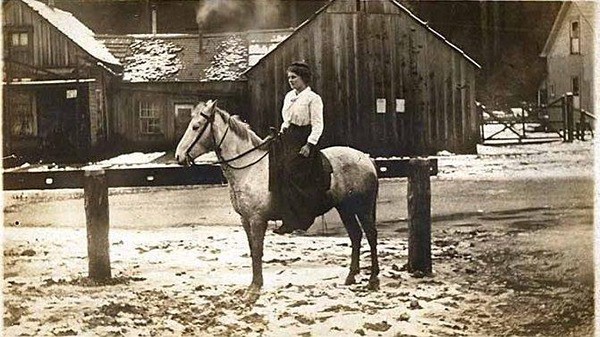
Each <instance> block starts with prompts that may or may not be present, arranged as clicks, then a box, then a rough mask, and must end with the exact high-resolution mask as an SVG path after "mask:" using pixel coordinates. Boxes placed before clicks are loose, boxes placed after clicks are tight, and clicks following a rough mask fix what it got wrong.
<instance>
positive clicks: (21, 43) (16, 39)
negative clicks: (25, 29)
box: [11, 33, 29, 47]
mask: <svg viewBox="0 0 600 337" xmlns="http://www.w3.org/2000/svg"><path fill="white" fill-rule="evenodd" d="M11 45H12V46H13V47H27V46H28V45H29V33H12V34H11Z"/></svg>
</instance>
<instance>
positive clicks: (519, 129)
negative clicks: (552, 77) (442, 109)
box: [477, 93, 596, 145]
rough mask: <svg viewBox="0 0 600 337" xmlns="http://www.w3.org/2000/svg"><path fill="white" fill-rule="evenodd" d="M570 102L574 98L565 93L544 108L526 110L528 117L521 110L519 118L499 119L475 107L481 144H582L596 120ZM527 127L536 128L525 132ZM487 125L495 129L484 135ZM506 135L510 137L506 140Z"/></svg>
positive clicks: (482, 108)
mask: <svg viewBox="0 0 600 337" xmlns="http://www.w3.org/2000/svg"><path fill="white" fill-rule="evenodd" d="M573 98H574V96H573V94H571V93H567V94H565V95H563V96H561V97H559V98H557V99H555V100H554V101H552V102H550V103H549V104H547V105H542V106H541V107H539V108H537V109H531V110H529V112H530V114H529V116H526V115H525V111H527V110H526V108H524V107H523V108H522V109H523V110H522V111H523V112H522V113H521V115H520V116H509V117H500V116H497V115H495V114H494V113H492V112H490V111H488V110H487V109H486V107H485V106H483V105H481V104H478V105H477V109H478V112H479V116H480V120H481V141H482V143H483V144H486V145H502V144H507V143H511V144H525V143H528V144H532V143H543V142H550V141H557V140H562V141H564V142H572V141H573V140H574V139H575V138H578V139H581V140H584V139H585V134H586V132H587V131H589V132H590V133H591V136H592V137H593V136H594V133H593V128H592V123H591V122H590V121H595V119H596V118H595V116H594V115H593V114H592V113H590V112H588V111H585V110H582V109H577V108H575V107H574V104H573V102H574V99H573ZM576 121H577V122H576ZM530 123H535V124H536V126H535V127H534V128H533V129H529V131H528V129H527V127H528V125H527V124H530ZM490 125H496V126H498V127H497V128H496V130H494V131H493V132H491V134H489V135H487V134H486V133H489V132H487V131H486V126H490ZM488 128H489V127H488ZM507 133H508V134H509V135H510V136H511V137H507V136H506V134H507Z"/></svg>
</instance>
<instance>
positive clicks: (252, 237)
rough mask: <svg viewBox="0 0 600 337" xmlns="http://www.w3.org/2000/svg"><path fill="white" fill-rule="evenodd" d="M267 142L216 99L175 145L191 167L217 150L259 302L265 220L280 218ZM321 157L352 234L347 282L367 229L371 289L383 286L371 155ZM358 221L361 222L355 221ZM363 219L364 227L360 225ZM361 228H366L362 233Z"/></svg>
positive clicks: (331, 152)
mask: <svg viewBox="0 0 600 337" xmlns="http://www.w3.org/2000/svg"><path fill="white" fill-rule="evenodd" d="M268 142H269V138H267V139H265V140H263V139H261V138H260V137H258V136H257V135H256V134H255V133H254V132H253V131H252V130H250V127H249V126H248V125H247V124H246V123H244V122H242V121H240V120H239V119H238V118H237V116H230V115H229V114H228V113H227V112H226V111H224V110H222V109H220V108H218V107H217V106H216V101H208V102H207V103H206V104H204V103H200V104H198V105H197V106H196V107H195V108H194V111H193V113H192V120H191V121H190V124H189V125H188V128H187V130H186V132H185V134H184V135H183V137H182V138H181V140H180V141H179V144H178V145H177V151H176V153H175V158H176V159H177V161H178V162H179V163H180V164H185V165H191V164H193V161H194V159H195V158H197V157H198V156H200V155H202V154H204V153H207V152H209V151H215V152H216V154H217V156H218V158H219V163H220V164H221V168H222V170H223V173H224V175H225V177H226V178H227V181H228V183H229V192H230V198H231V203H232V205H233V208H234V209H235V211H236V212H237V213H238V214H239V215H240V217H241V222H242V225H243V226H244V230H245V231H246V234H247V236H248V243H249V245H250V255H251V257H252V283H251V284H250V287H249V288H248V291H247V293H246V295H247V296H248V297H249V298H254V299H256V298H258V296H259V294H260V288H261V287H262V285H263V276H262V257H263V242H264V236H265V231H266V229H267V221H268V220H271V219H276V218H277V215H276V214H275V212H276V211H275V209H274V207H273V205H274V203H273V195H272V194H271V192H269V189H268V183H269V156H268V155H267V154H268V146H267V145H265V144H266V143H268ZM323 153H324V154H325V156H326V157H327V159H329V161H330V162H331V166H332V168H333V173H332V177H331V185H330V189H329V191H328V192H327V193H330V196H331V198H332V200H333V201H334V206H333V207H335V208H336V209H337V211H338V213H339V215H340V217H341V220H342V222H343V223H344V226H345V228H346V230H347V232H348V235H349V236H350V240H351V243H352V254H351V263H350V273H349V274H348V276H347V278H346V281H345V284H347V285H348V284H353V283H355V282H356V281H355V276H356V275H357V274H358V273H359V271H360V269H359V253H360V245H361V239H362V233H363V231H364V233H365V235H366V237H367V240H368V242H369V246H370V248H371V276H370V279H369V284H368V287H369V289H372V290H377V289H378V288H379V278H378V274H379V265H378V260H377V229H376V223H375V207H376V201H377V191H378V188H379V183H378V181H377V170H376V168H375V165H374V163H373V162H372V161H371V159H370V158H369V156H368V155H367V154H365V153H363V152H360V151H358V150H355V149H352V148H350V147H341V146H336V147H329V148H326V149H324V150H323ZM357 218H358V219H357ZM359 221H360V225H359ZM361 226H362V230H361Z"/></svg>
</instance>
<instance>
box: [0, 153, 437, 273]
mask: <svg viewBox="0 0 600 337" xmlns="http://www.w3.org/2000/svg"><path fill="white" fill-rule="evenodd" d="M375 163H376V165H377V168H378V172H379V177H380V178H391V177H408V188H407V204H408V207H407V208H408V262H407V267H408V271H409V272H411V273H420V274H431V271H432V263H431V181H430V176H432V175H437V173H438V166H437V164H438V163H437V159H424V158H413V159H385V160H376V161H375ZM3 179H4V190H28V189H61V188H63V189H64V188H83V191H84V200H85V202H84V207H85V214H86V230H87V236H86V237H87V248H88V275H89V277H90V278H91V279H95V280H104V279H110V278H111V267H110V255H109V247H110V242H109V235H108V233H109V229H110V223H109V202H108V199H109V198H108V188H109V187H142V186H144V187H145V186H177V185H179V186H181V185H206V184H222V183H224V182H225V179H224V177H223V175H222V172H221V169H220V167H219V166H216V165H201V166H193V167H180V166H173V167H160V168H131V169H106V170H104V169H101V168H98V169H88V170H82V169H80V170H63V171H46V172H30V171H25V172H19V171H12V172H4V174H3Z"/></svg>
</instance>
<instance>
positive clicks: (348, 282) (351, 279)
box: [344, 275, 356, 286]
mask: <svg viewBox="0 0 600 337" xmlns="http://www.w3.org/2000/svg"><path fill="white" fill-rule="evenodd" d="M344 284H345V285H347V286H349V285H353V284H356V278H355V277H354V275H348V277H346V281H345V282H344Z"/></svg>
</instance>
